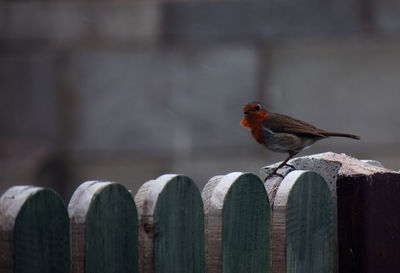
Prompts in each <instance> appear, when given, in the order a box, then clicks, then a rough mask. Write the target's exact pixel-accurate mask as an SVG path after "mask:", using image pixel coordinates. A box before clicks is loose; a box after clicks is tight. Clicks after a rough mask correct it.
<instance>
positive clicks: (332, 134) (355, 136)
mask: <svg viewBox="0 0 400 273" xmlns="http://www.w3.org/2000/svg"><path fill="white" fill-rule="evenodd" d="M318 133H320V134H321V135H324V136H336V137H348V138H353V139H360V137H359V136H357V135H352V134H346V133H337V132H329V131H320V132H318Z"/></svg>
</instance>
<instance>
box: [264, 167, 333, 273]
mask: <svg viewBox="0 0 400 273" xmlns="http://www.w3.org/2000/svg"><path fill="white" fill-rule="evenodd" d="M267 183H268V182H267ZM271 233H272V234H271V272H273V273H282V272H286V273H292V272H293V273H294V272H296V273H298V272H302V273H331V272H333V269H334V203H333V198H332V195H331V192H330V190H329V188H328V185H327V183H326V182H325V180H324V179H323V178H322V177H321V176H320V175H319V174H317V173H314V172H310V171H293V172H291V173H289V174H288V175H287V176H286V177H285V178H284V179H283V180H282V183H281V184H280V185H279V188H278V190H277V192H276V195H275V198H274V200H273V207H272V226H271Z"/></svg>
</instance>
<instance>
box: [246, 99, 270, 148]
mask: <svg viewBox="0 0 400 273" xmlns="http://www.w3.org/2000/svg"><path fill="white" fill-rule="evenodd" d="M242 109H243V113H244V117H243V119H242V121H241V122H240V125H242V126H243V127H246V128H249V129H250V132H251V134H252V135H253V137H254V138H255V139H256V140H257V142H258V143H260V144H265V136H264V133H263V132H262V128H261V125H262V123H263V121H264V120H265V119H266V118H267V117H268V113H267V111H265V110H264V109H263V108H262V107H261V105H260V104H259V103H250V104H247V105H245V106H243V107H242Z"/></svg>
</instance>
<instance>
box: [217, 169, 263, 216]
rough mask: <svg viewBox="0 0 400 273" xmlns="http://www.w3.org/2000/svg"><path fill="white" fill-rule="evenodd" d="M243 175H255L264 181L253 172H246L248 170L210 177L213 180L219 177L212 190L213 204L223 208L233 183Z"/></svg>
mask: <svg viewBox="0 0 400 273" xmlns="http://www.w3.org/2000/svg"><path fill="white" fill-rule="evenodd" d="M242 176H254V178H255V179H256V180H259V181H260V183H262V181H261V179H260V178H259V177H258V176H257V175H255V174H253V173H246V172H231V173H228V174H226V175H219V176H215V177H213V178H211V179H210V181H211V180H213V179H214V178H219V179H220V180H219V182H218V183H217V184H216V185H215V188H214V189H213V190H212V193H211V198H210V202H211V204H212V205H213V206H215V207H216V208H218V209H222V207H223V204H224V199H225V197H226V195H227V193H228V191H229V189H230V188H231V186H232V184H233V183H234V182H235V181H236V180H238V179H239V178H240V177H242Z"/></svg>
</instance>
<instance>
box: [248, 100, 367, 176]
mask: <svg viewBox="0 0 400 273" xmlns="http://www.w3.org/2000/svg"><path fill="white" fill-rule="evenodd" d="M242 110H243V115H244V117H243V119H242V121H241V122H240V125H241V126H243V127H245V128H249V130H250V133H251V134H252V136H253V137H254V139H255V140H256V141H257V142H258V143H260V144H262V145H264V146H265V147H266V148H267V149H269V150H271V151H274V152H279V153H288V154H289V156H288V157H287V158H286V159H285V160H284V161H282V163H281V164H279V166H278V167H277V168H275V170H274V171H273V172H272V173H271V174H270V175H269V176H268V177H267V178H266V179H265V180H267V179H268V178H270V177H272V176H273V175H275V174H277V175H279V174H278V173H277V171H278V170H279V169H280V168H282V167H283V166H285V165H287V166H291V165H289V164H287V162H288V161H289V160H290V159H291V158H293V157H294V156H295V155H296V154H298V153H299V152H301V151H303V150H305V149H307V148H309V147H310V146H311V145H312V144H314V143H315V142H316V141H319V140H321V139H325V138H328V137H347V138H352V139H360V136H357V135H353V134H347V133H338V132H331V131H325V130H323V129H318V128H317V127H315V126H314V125H311V124H309V123H307V122H304V121H301V120H298V119H295V118H292V117H289V116H286V115H282V114H277V113H273V112H270V111H268V110H266V108H265V107H264V106H263V104H261V103H260V102H258V101H255V102H250V103H248V104H246V105H244V106H243V107H242ZM291 167H293V166H291ZM280 176H281V175H280Z"/></svg>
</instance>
